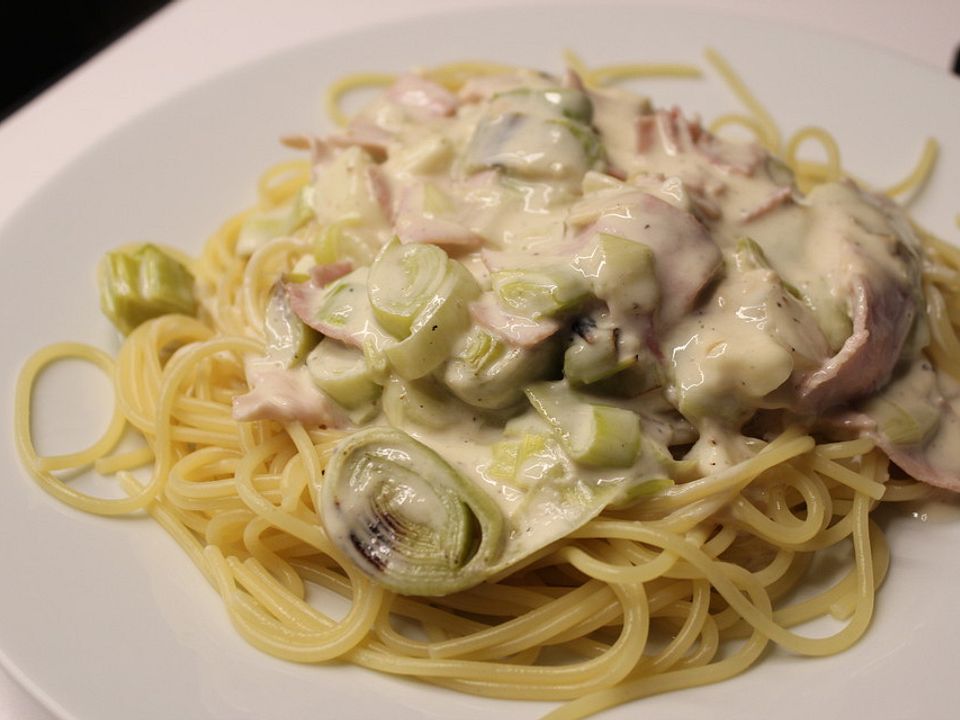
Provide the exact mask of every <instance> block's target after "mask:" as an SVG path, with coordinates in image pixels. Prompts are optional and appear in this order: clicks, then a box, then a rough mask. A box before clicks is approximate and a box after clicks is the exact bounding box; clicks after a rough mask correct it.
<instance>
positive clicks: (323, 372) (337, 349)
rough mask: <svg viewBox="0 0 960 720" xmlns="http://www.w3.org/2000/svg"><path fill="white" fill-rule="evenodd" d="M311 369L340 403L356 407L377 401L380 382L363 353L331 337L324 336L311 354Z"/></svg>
mask: <svg viewBox="0 0 960 720" xmlns="http://www.w3.org/2000/svg"><path fill="white" fill-rule="evenodd" d="M307 370H309V371H310V376H311V377H312V378H313V381H314V383H316V385H317V387H319V388H320V389H321V390H323V391H324V392H325V393H326V394H327V395H329V396H330V397H332V398H333V399H334V400H336V401H337V402H338V403H339V404H340V405H342V406H343V407H345V408H347V409H349V410H356V409H357V408H359V407H362V406H364V405H367V404H369V403H372V402H374V401H376V399H377V398H378V397H379V396H380V391H381V387H380V385H378V384H377V383H376V382H375V381H374V379H373V375H372V373H371V372H370V369H369V368H368V367H367V363H366V359H365V358H364V356H363V353H362V352H360V351H359V350H357V349H356V348H349V347H347V346H345V345H343V344H342V343H339V342H337V341H336V340H333V339H331V338H324V339H323V340H321V341H320V344H319V345H317V346H316V348H314V350H313V352H311V353H310V355H309V356H307Z"/></svg>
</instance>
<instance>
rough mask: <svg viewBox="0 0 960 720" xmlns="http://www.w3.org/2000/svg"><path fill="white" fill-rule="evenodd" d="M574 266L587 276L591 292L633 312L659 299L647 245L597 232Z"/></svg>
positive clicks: (642, 311)
mask: <svg viewBox="0 0 960 720" xmlns="http://www.w3.org/2000/svg"><path fill="white" fill-rule="evenodd" d="M574 265H575V267H577V268H578V269H579V270H580V272H582V273H583V274H584V275H586V276H587V278H589V279H590V282H591V285H592V286H593V292H594V293H595V294H596V296H597V297H599V298H602V299H603V300H606V301H607V302H608V303H609V304H610V305H611V306H613V305H616V306H617V307H619V308H622V309H623V310H624V311H625V312H628V313H630V314H632V315H640V314H645V313H649V312H651V311H652V310H653V309H654V308H655V307H656V304H657V301H658V299H659V288H658V286H657V278H656V275H655V273H654V255H653V252H652V251H651V250H650V248H648V247H647V246H646V245H643V244H642V243H638V242H634V241H633V240H627V239H625V238H622V237H617V236H616V235H610V234H609V233H598V234H597V236H596V238H595V240H594V243H593V244H592V245H591V247H590V249H589V251H588V252H586V253H585V254H583V255H580V256H579V257H577V258H576V260H574Z"/></svg>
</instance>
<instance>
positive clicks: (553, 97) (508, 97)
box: [493, 87, 593, 125]
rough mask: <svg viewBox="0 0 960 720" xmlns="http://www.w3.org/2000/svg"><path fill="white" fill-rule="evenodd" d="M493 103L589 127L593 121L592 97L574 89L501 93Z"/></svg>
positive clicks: (518, 90) (528, 89)
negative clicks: (562, 118) (561, 118)
mask: <svg viewBox="0 0 960 720" xmlns="http://www.w3.org/2000/svg"><path fill="white" fill-rule="evenodd" d="M493 101H494V103H496V104H497V106H499V107H513V108H514V109H516V110H520V111H524V112H528V113H530V114H535V115H544V116H548V117H549V116H560V117H565V118H569V119H570V120H574V121H576V122H579V123H582V124H584V125H589V124H590V123H591V121H592V120H593V103H592V102H591V101H590V97H589V96H588V95H587V94H586V93H584V92H581V91H580V90H575V89H574V88H559V87H557V88H545V89H541V88H519V89H516V90H508V91H506V92H503V93H499V94H497V95H495V96H494V98H493Z"/></svg>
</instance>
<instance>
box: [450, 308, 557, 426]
mask: <svg viewBox="0 0 960 720" xmlns="http://www.w3.org/2000/svg"><path fill="white" fill-rule="evenodd" d="M556 355H557V345H556V343H555V342H552V341H550V340H548V341H546V342H543V343H541V344H540V345H538V346H536V347H535V348H521V347H514V346H509V345H506V344H504V343H502V342H500V341H499V340H497V339H496V338H494V337H493V336H492V335H490V334H489V333H487V332H485V331H484V330H481V329H480V328H477V327H474V328H473V329H472V330H471V331H470V332H469V333H467V334H466V335H465V336H464V338H463V340H462V341H461V342H460V343H459V345H458V347H457V349H456V350H455V354H454V356H453V358H451V360H450V362H449V363H448V364H447V367H446V368H445V370H444V373H443V381H444V383H446V385H447V387H448V388H450V391H451V392H452V393H453V394H454V395H456V396H457V397H458V398H460V399H461V400H463V401H464V402H465V403H468V404H469V405H473V406H475V407H479V408H484V409H487V410H501V409H504V408H508V407H510V406H512V405H516V404H517V403H518V402H520V401H521V400H523V386H524V385H527V384H529V383H531V382H533V381H534V380H539V379H542V378H543V377H544V376H545V375H548V374H549V373H550V371H551V369H552V367H553V365H554V360H555V357H556Z"/></svg>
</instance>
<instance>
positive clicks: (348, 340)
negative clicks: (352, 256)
mask: <svg viewBox="0 0 960 720" xmlns="http://www.w3.org/2000/svg"><path fill="white" fill-rule="evenodd" d="M368 272H369V269H368V268H365V267H362V268H357V269H356V270H354V271H352V272H350V273H348V274H346V275H344V276H343V277H341V278H339V279H337V280H335V281H333V282H332V283H330V284H329V285H327V286H326V287H324V288H322V289H321V288H313V289H307V290H305V291H304V292H303V293H302V297H301V298H300V303H299V305H295V306H294V309H295V310H296V312H297V314H298V315H299V317H300V318H301V319H302V320H303V321H304V322H305V323H307V325H309V326H310V327H312V328H315V329H317V330H319V331H320V332H321V333H323V334H324V335H326V336H327V337H332V338H335V339H337V340H339V341H341V342H343V343H345V344H347V345H353V346H355V347H358V348H360V349H362V350H363V351H364V353H365V354H368V355H369V354H370V352H372V351H374V350H376V351H379V350H382V348H384V347H385V346H386V345H388V344H389V343H391V342H393V340H392V338H390V336H389V335H387V333H386V332H384V331H383V329H382V328H381V327H380V325H379V324H378V323H377V321H376V319H375V318H374V317H373V311H372V309H371V308H370V301H369V299H368V297H367V274H368ZM299 290H300V288H298V287H297V286H295V285H293V286H291V287H290V288H289V290H288V292H291V293H297V292H298V291H299ZM368 348H369V349H368Z"/></svg>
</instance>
